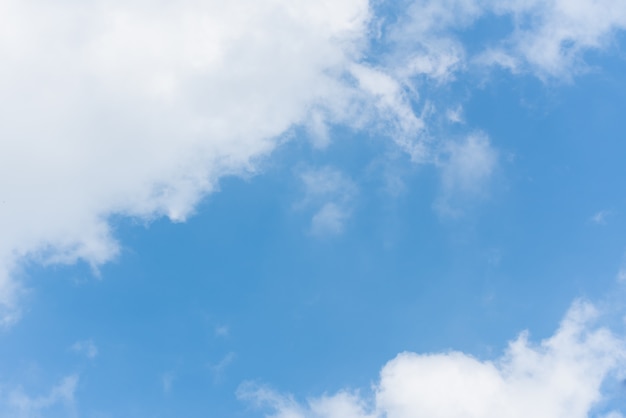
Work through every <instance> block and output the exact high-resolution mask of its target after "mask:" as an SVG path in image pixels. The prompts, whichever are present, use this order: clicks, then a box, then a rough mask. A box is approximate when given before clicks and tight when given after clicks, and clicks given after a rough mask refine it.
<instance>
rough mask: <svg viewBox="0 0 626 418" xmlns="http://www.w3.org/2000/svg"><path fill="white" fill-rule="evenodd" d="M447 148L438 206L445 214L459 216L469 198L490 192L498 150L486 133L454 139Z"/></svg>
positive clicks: (443, 156)
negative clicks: (487, 187)
mask: <svg viewBox="0 0 626 418" xmlns="http://www.w3.org/2000/svg"><path fill="white" fill-rule="evenodd" d="M444 150H445V152H444V153H442V157H441V161H440V163H439V165H440V172H441V192H440V196H439V197H438V199H437V202H436V203H435V208H436V209H437V211H438V212H439V213H440V214H442V215H445V216H457V215H459V214H461V213H462V209H461V208H462V207H463V203H464V202H465V201H466V200H467V199H468V198H476V197H481V196H484V195H485V194H486V186H487V185H488V184H489V180H490V179H491V176H492V174H493V172H494V170H495V168H496V166H497V163H498V153H497V151H496V150H495V149H494V148H493V147H492V146H491V143H490V141H489V138H488V137H487V136H485V135H484V134H482V133H478V134H473V135H469V136H467V137H465V138H463V140H461V141H458V142H457V141H450V142H448V143H447V144H446V146H445V148H444Z"/></svg>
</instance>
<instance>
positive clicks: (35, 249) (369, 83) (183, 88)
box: [0, 0, 626, 324]
mask: <svg viewBox="0 0 626 418" xmlns="http://www.w3.org/2000/svg"><path fill="white" fill-rule="evenodd" d="M241 10H246V13H241ZM625 10H626V9H625V8H624V7H623V5H622V4H621V0H595V1H594V0H572V1H567V0H549V1H538V0H531V1H522V0H519V1H518V0H507V1H502V2H483V1H478V0H446V1H434V0H423V1H422V0H420V1H414V2H410V3H409V7H408V9H407V11H406V16H403V17H402V19H398V21H397V22H392V23H388V24H386V26H385V27H384V28H382V29H381V30H380V31H378V32H379V33H382V34H383V35H381V36H382V39H380V42H382V44H384V46H385V48H386V50H387V51H386V52H385V54H384V56H382V57H370V58H372V59H367V60H366V59H364V57H366V56H368V52H371V51H368V45H369V41H370V40H371V39H370V37H371V36H373V35H372V33H373V31H371V30H370V29H371V28H370V24H371V23H372V22H374V24H382V23H380V21H381V19H379V17H378V16H373V15H372V13H373V9H372V7H371V5H370V3H369V2H368V1H367V0H342V1H331V0H320V1H316V2H306V1H300V2H295V3H293V2H275V1H270V0H259V1H255V2H250V1H247V0H234V1H230V2H228V3H227V4H225V3H224V2H218V1H204V2H196V1H191V0H183V1H180V2H176V4H174V3H172V4H168V5H164V6H163V7H159V8H154V6H153V5H152V4H151V3H149V2H142V1H135V0H132V1H120V0H114V1H111V2H107V4H106V5H103V4H101V3H98V2H88V3H86V4H83V5H82V6H81V7H76V5H75V2H71V1H60V2H55V4H54V5H51V4H49V3H47V2H45V1H42V0H20V1H18V0H7V1H4V2H2V4H1V5H0V28H2V29H1V30H0V53H1V54H2V56H3V65H2V69H1V70H0V75H1V77H0V80H1V81H0V98H1V99H0V114H1V115H2V123H0V137H2V138H3V140H2V141H0V190H2V196H1V198H0V230H1V231H2V240H0V315H1V316H0V323H4V324H10V323H14V322H15V321H16V320H17V318H18V317H19V303H18V299H19V296H20V294H21V292H22V290H21V288H20V285H19V284H17V283H16V282H15V280H14V278H15V275H16V272H17V269H19V266H20V263H21V261H23V260H24V259H25V258H29V259H32V260H36V261H38V262H41V263H44V264H46V263H74V262H76V261H78V260H84V261H86V262H87V263H90V264H91V265H92V266H94V267H97V266H98V265H100V264H102V263H105V262H107V261H109V260H111V259H114V258H115V257H116V256H117V255H118V254H119V245H118V243H117V241H116V239H115V236H114V234H113V232H112V229H111V227H110V224H109V219H110V218H111V216H113V215H122V216H130V217H136V218H141V219H143V220H146V221H150V220H152V219H155V218H158V217H161V216H166V217H168V218H170V219H171V220H173V221H184V220H185V219H187V218H188V217H189V216H190V215H191V214H193V212H194V210H195V208H196V206H197V203H198V202H199V201H200V200H201V199H202V198H203V196H205V195H206V194H208V193H211V192H212V191H214V190H216V188H217V185H218V183H219V180H220V178H222V177H223V176H225V175H246V174H251V173H256V172H257V171H258V164H257V162H258V161H259V160H262V159H263V158H264V157H267V156H268V155H270V154H271V153H272V151H273V150H274V149H275V148H276V147H278V146H279V145H280V144H281V143H282V142H284V141H285V138H286V133H288V132H290V129H291V128H292V127H294V126H305V127H308V131H309V132H310V133H311V136H312V137H314V138H315V139H314V142H315V143H316V144H317V146H318V147H320V148H323V147H325V146H327V145H328V143H329V141H330V139H331V138H330V135H329V129H328V127H329V126H332V125H335V124H342V125H347V126H349V127H351V128H354V129H365V128H367V129H368V130H370V129H371V130H377V131H378V132H380V133H381V134H383V135H384V136H385V137H386V138H388V139H390V140H392V141H393V142H394V143H395V144H396V145H397V146H398V147H399V148H400V149H402V150H403V151H404V152H406V153H407V154H408V155H409V156H410V157H411V160H412V161H413V162H415V163H419V164H422V163H429V164H430V163H437V162H438V161H440V160H441V155H439V153H440V152H443V153H444V154H445V153H446V152H448V153H449V154H450V160H449V161H450V164H444V165H442V170H443V174H442V176H443V178H444V181H443V182H444V189H445V190H444V195H446V194H451V193H454V192H455V191H462V190H467V188H465V186H464V183H465V181H464V180H462V179H461V178H459V177H458V176H456V174H454V172H455V170H456V169H453V168H451V167H452V166H453V164H454V161H456V162H458V163H459V164H464V161H466V160H469V159H470V157H468V158H464V157H462V156H461V154H462V153H463V152H470V153H471V152H474V154H473V158H478V157H479V155H478V154H476V153H475V152H476V151H478V150H482V152H483V153H482V157H481V158H483V160H482V161H483V165H482V166H481V167H482V169H481V170H482V171H481V170H478V169H472V170H471V171H470V172H469V175H470V177H472V178H473V179H474V180H475V184H476V183H479V182H480V181H479V180H480V179H481V178H485V177H487V174H488V173H489V167H490V161H492V160H493V155H494V154H493V152H491V153H489V152H487V151H488V150H489V149H491V148H487V146H486V144H487V145H489V143H488V141H487V142H485V141H482V142H481V141H479V140H477V139H475V138H474V139H471V138H473V137H471V138H470V139H468V141H467V143H465V145H463V144H460V145H457V146H451V148H450V149H447V150H446V149H445V146H444V147H442V144H445V135H443V137H444V138H443V139H442V138H440V137H438V136H433V135H431V133H430V131H429V129H428V124H429V119H428V118H429V115H432V114H437V115H438V114H439V113H441V112H439V110H437V107H436V106H434V105H433V103H434V102H436V101H437V100H436V99H437V97H436V96H437V91H439V90H438V89H439V88H440V87H442V86H444V87H445V86H446V85H447V83H449V82H450V81H452V80H455V79H458V78H459V76H460V75H461V74H462V73H463V72H464V71H466V70H467V69H468V68H473V67H475V66H480V67H481V68H484V66H485V65H502V66H506V67H509V68H510V69H511V70H512V71H513V72H521V71H530V72H532V73H533V74H536V75H537V76H538V77H541V78H542V79H544V80H547V79H559V78H566V77H568V76H569V75H571V74H576V73H577V72H580V71H582V70H583V69H584V65H583V64H584V62H583V57H584V53H585V52H586V51H589V50H599V49H603V48H605V47H607V45H610V43H611V39H612V37H613V34H614V33H615V32H616V31H618V30H622V29H624V28H625V27H626V11H625ZM493 15H497V16H504V17H505V18H507V19H510V20H511V22H513V23H514V24H513V25H512V28H511V31H510V33H508V34H505V35H504V36H503V37H502V38H499V39H493V40H492V42H490V45H491V47H490V48H489V49H485V50H482V51H478V52H476V53H473V52H472V53H473V54H474V55H471V56H470V53H469V52H468V51H467V50H466V47H465V46H464V44H463V42H462V41H461V40H460V37H459V33H462V32H463V31H464V30H465V29H468V28H470V27H472V25H475V24H477V22H479V21H480V19H482V18H484V17H486V16H493ZM383 29H384V30H383ZM77 33H80V34H81V36H79V37H77V36H76V34H77ZM259 33H263V34H264V35H263V37H262V38H260V37H259V36H258V34H259ZM42 63H45V65H43V64H42ZM423 87H428V88H425V89H423ZM423 90H424V91H426V92H428V93H427V94H426V93H423ZM425 94H426V97H423V96H424V95H425ZM447 107H448V106H447V105H446V106H445V107H442V109H447ZM442 112H443V113H445V112H446V111H445V110H444V111H442ZM460 116H461V115H460V114H459V113H458V112H455V111H452V112H450V111H448V112H447V120H448V122H449V123H457V122H458V121H460V120H461V119H460ZM444 117H445V115H444ZM477 147H478V148H477ZM480 147H482V148H480ZM466 168H467V167H466ZM456 171H458V170H456ZM446 179H447V180H446ZM441 202H444V203H441ZM441 202H440V206H441V207H445V202H446V198H445V197H444V198H442V200H441ZM348 206H349V205H345V204H343V203H342V202H338V201H336V200H329V201H327V202H325V203H323V204H322V205H321V206H320V208H319V212H318V213H317V215H314V218H315V220H314V222H313V223H312V229H311V231H312V232H313V233H315V234H337V233H340V232H341V231H342V230H343V228H344V227H345V224H346V220H347V219H348V218H349V216H350V211H349V208H348ZM316 231H317V232H316Z"/></svg>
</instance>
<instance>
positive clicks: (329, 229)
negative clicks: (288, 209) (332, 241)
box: [295, 167, 358, 237]
mask: <svg viewBox="0 0 626 418" xmlns="http://www.w3.org/2000/svg"><path fill="white" fill-rule="evenodd" d="M300 179H301V181H302V184H303V188H304V196H303V197H302V198H301V199H300V200H299V201H298V202H297V203H296V205H295V206H296V208H299V209H313V210H314V214H313V217H312V218H311V226H310V232H311V234H313V235H315V236H318V237H322V236H332V235H338V234H341V233H342V232H343V230H344V228H345V224H346V222H347V221H348V219H349V218H350V216H351V214H352V210H353V205H354V199H355V198H356V195H357V192H358V188H357V186H356V184H355V183H354V182H353V181H352V180H351V179H350V178H349V177H348V176H346V175H345V174H344V173H342V172H341V171H339V170H337V169H335V168H332V167H322V168H318V169H307V170H305V171H303V172H302V173H301V174H300Z"/></svg>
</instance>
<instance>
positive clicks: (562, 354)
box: [238, 302, 626, 418]
mask: <svg viewBox="0 0 626 418" xmlns="http://www.w3.org/2000/svg"><path fill="white" fill-rule="evenodd" d="M597 316H598V312H597V311H596V309H595V308H594V307H593V306H592V305H590V304H588V303H584V302H576V303H574V304H573V306H572V307H571V309H570V310H569V312H568V313H567V315H566V316H565V318H564V320H563V321H562V323H561V325H560V327H559V329H558V330H557V331H556V333H555V334H554V335H553V336H552V337H550V338H548V339H545V340H543V341H541V343H540V344H533V343H531V342H529V341H528V333H526V332H524V333H522V334H521V335H520V336H519V337H518V338H517V339H516V340H515V341H513V342H511V343H510V344H509V347H508V349H507V351H506V353H505V354H504V355H503V356H502V357H500V358H499V359H497V360H495V361H481V360H478V359H476V358H474V357H472V356H470V355H467V354H464V353H460V352H454V351H453V352H445V353H436V354H416V353H402V354H399V355H398V356H397V357H396V358H395V359H393V360H391V361H390V362H389V363H387V364H386V365H385V366H384V367H383V369H382V371H381V373H380V380H379V382H378V383H377V384H376V386H375V387H374V388H373V394H372V395H371V396H364V395H360V394H359V393H358V392H348V391H343V392H340V393H338V394H336V395H326V396H322V397H320V398H311V399H309V400H308V401H307V402H306V403H299V402H297V401H296V400H294V398H293V397H291V396H288V395H287V396H285V395H281V394H279V393H277V392H275V391H272V390H271V389H268V388H266V387H262V386H258V385H253V384H244V385H242V386H241V387H240V389H239V391H238V396H239V397H240V398H241V399H244V400H248V401H250V402H253V403H255V404H256V405H258V406H260V407H264V408H269V410H270V411H271V412H269V413H268V414H267V415H266V416H267V417H272V418H340V417H341V418H347V417H349V418H383V417H384V418H416V417H428V418H491V417H493V418H526V417H537V418H544V417H545V418H586V417H589V416H590V415H589V414H590V413H592V411H593V408H595V407H596V406H598V405H599V404H600V402H602V401H605V400H606V399H604V398H603V394H602V391H601V390H602V387H603V386H602V385H603V383H605V382H606V381H607V379H609V378H611V376H613V377H616V378H618V377H623V373H624V371H625V369H624V367H625V366H626V346H625V341H624V340H623V339H622V338H620V337H618V336H616V335H614V334H613V333H612V332H611V331H609V330H608V329H606V328H602V327H599V326H597V325H595V324H594V321H595V320H596V318H597ZM609 416H611V415H609ZM614 416H615V413H614ZM617 416H619V415H617Z"/></svg>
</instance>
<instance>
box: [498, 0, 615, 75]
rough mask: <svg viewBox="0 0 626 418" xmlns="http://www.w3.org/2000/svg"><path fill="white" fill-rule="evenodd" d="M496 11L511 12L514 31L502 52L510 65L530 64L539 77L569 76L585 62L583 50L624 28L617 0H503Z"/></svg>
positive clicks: (602, 44)
mask: <svg viewBox="0 0 626 418" xmlns="http://www.w3.org/2000/svg"><path fill="white" fill-rule="evenodd" d="M494 5H495V6H494V11H495V12H496V13H505V14H512V16H513V19H514V21H515V24H516V25H515V31H514V32H513V34H512V35H511V36H510V38H509V39H507V40H506V44H507V46H506V47H505V48H503V49H502V50H501V56H502V57H504V58H505V59H509V64H508V65H509V66H511V65H512V66H513V67H514V68H517V67H521V68H519V69H524V68H525V67H526V68H530V69H532V70H533V71H534V72H536V73H537V74H538V75H539V76H540V77H542V78H545V77H570V76H571V75H573V74H575V73H577V72H580V71H581V70H583V69H584V67H585V65H584V64H583V62H582V58H583V54H584V53H585V52H587V51H589V50H592V49H603V48H606V47H607V46H608V45H609V44H610V42H611V40H612V38H613V35H614V33H615V32H616V31H618V30H624V29H626V7H624V2H623V1H622V0H549V1H545V0H507V1H498V2H494Z"/></svg>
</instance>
